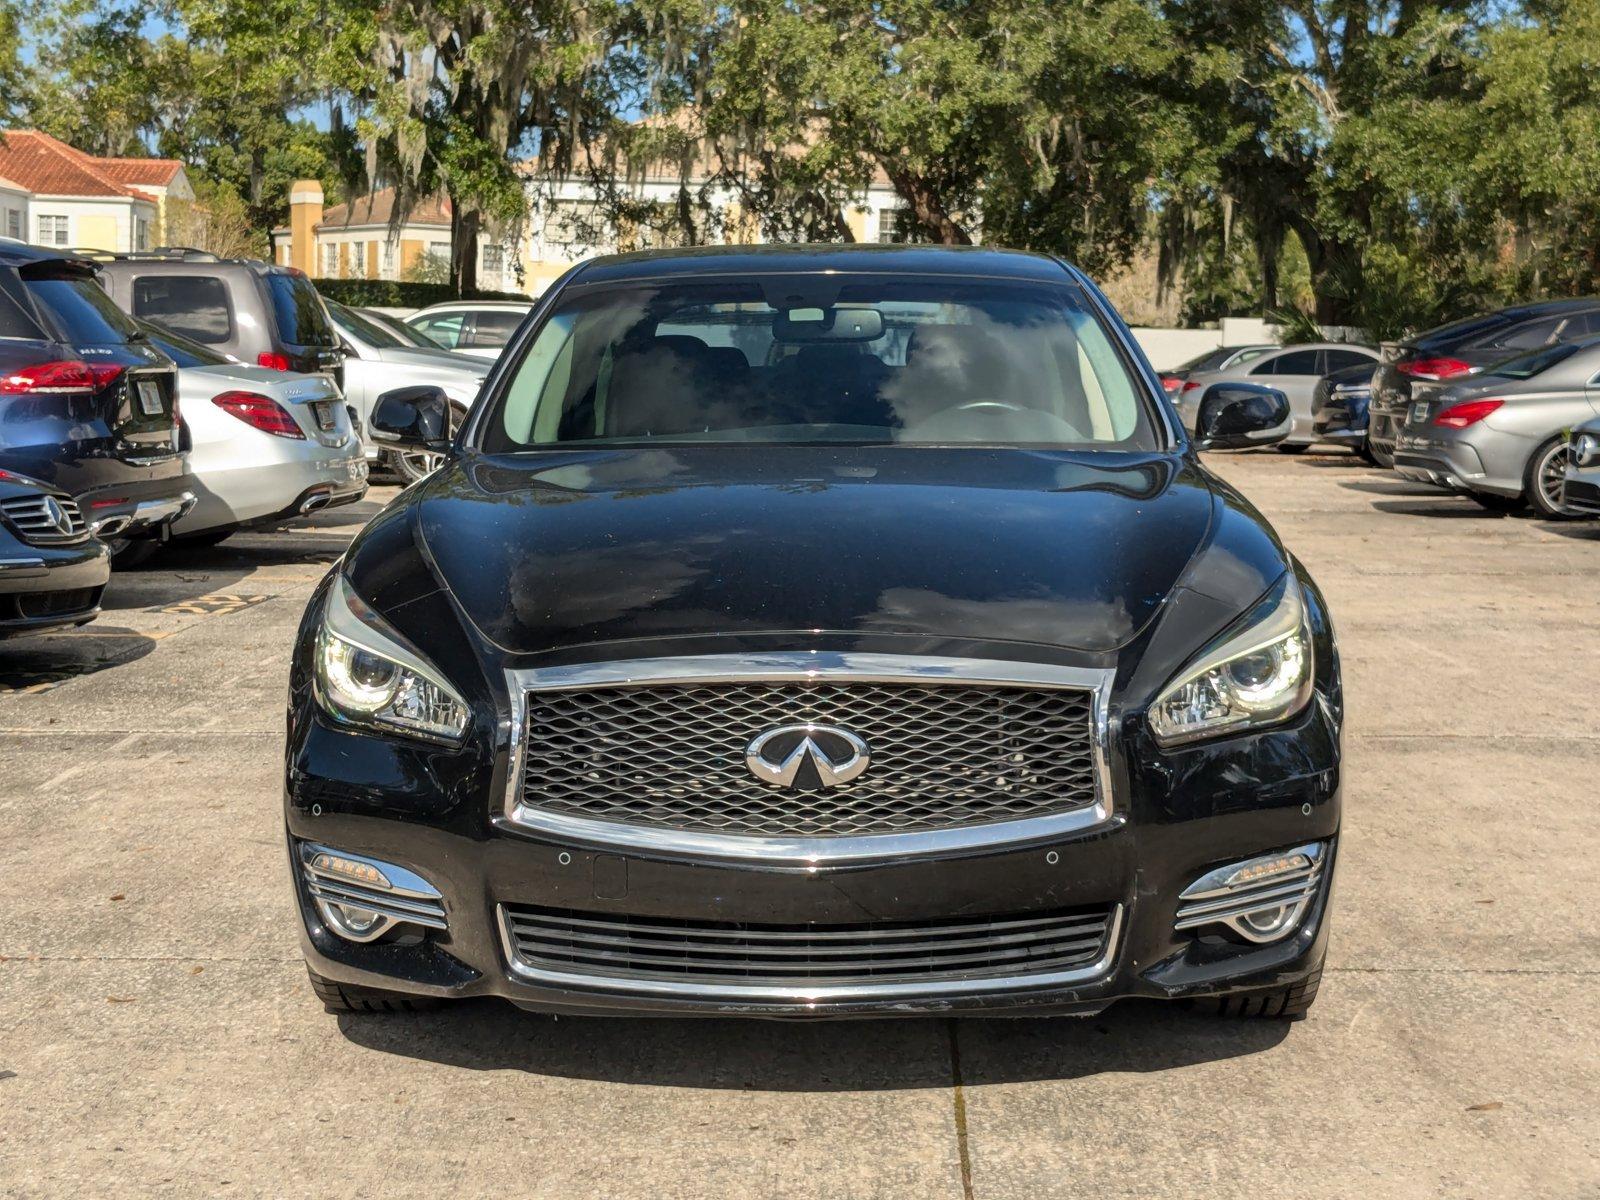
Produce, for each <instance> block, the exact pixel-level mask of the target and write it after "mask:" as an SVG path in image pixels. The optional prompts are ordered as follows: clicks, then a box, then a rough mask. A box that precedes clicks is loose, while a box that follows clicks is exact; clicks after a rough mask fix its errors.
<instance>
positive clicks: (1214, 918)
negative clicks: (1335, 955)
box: [1173, 842, 1327, 943]
mask: <svg viewBox="0 0 1600 1200" xmlns="http://www.w3.org/2000/svg"><path fill="white" fill-rule="evenodd" d="M1326 849H1327V846H1326V843H1323V842H1311V843H1309V844H1307V845H1304V846H1296V847H1294V848H1293V849H1291V850H1284V851H1281V852H1279V853H1277V854H1263V855H1260V856H1259V857H1256V858H1248V859H1245V860H1244V861H1242V862H1236V863H1230V864H1228V865H1227V866H1225V867H1218V868H1217V869H1216V870H1214V871H1207V872H1206V873H1205V874H1204V875H1202V876H1200V878H1199V879H1196V880H1195V881H1194V882H1193V883H1191V884H1190V885H1189V886H1188V887H1186V888H1184V889H1183V892H1182V893H1181V894H1180V896H1179V897H1178V914H1177V918H1176V920H1175V921H1174V922H1173V928H1174V929H1175V930H1177V931H1178V932H1180V933H1183V932H1188V931H1190V930H1196V929H1205V928H1207V927H1216V926H1220V927H1222V928H1224V929H1227V930H1230V931H1231V932H1233V933H1235V934H1237V935H1238V936H1239V937H1242V938H1244V939H1245V940H1246V941H1248V942H1256V943H1266V942H1275V941H1278V940H1279V939H1281V938H1285V937H1288V936H1289V935H1290V934H1291V933H1293V932H1294V931H1295V930H1296V929H1298V928H1299V927H1300V920H1301V918H1302V917H1304V916H1305V912H1306V909H1307V908H1309V907H1310V905H1311V900H1312V898H1313V897H1314V896H1315V895H1316V894H1317V888H1318V887H1319V886H1320V884H1321V882H1322V866H1323V863H1324V861H1325V859H1326Z"/></svg>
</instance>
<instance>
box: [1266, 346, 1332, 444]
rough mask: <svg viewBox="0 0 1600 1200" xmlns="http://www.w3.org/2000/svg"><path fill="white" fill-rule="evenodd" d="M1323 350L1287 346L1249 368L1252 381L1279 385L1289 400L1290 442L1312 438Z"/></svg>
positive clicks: (1321, 372) (1277, 386) (1271, 385)
mask: <svg viewBox="0 0 1600 1200" xmlns="http://www.w3.org/2000/svg"><path fill="white" fill-rule="evenodd" d="M1322 361H1323V360H1322V351H1321V350H1318V349H1316V348H1314V347H1310V348H1307V347H1301V348H1298V349H1294V348H1291V349H1288V350H1285V351H1283V352H1282V353H1280V354H1274V355H1271V356H1269V357H1267V358H1264V359H1262V360H1261V361H1260V362H1258V363H1257V364H1256V365H1255V366H1253V367H1251V368H1250V382H1251V383H1262V384H1265V385H1266V386H1267V387H1271V388H1277V389H1278V390H1279V391H1280V392H1282V393H1283V394H1284V395H1285V396H1287V397H1288V399H1289V412H1290V413H1291V414H1292V416H1293V417H1294V426H1293V430H1292V432H1291V433H1290V434H1289V438H1290V440H1291V441H1299V442H1306V441H1310V440H1311V436H1312V434H1311V400H1312V396H1313V394H1314V393H1315V391H1316V388H1317V380H1319V379H1321V378H1322V375H1323V369H1322Z"/></svg>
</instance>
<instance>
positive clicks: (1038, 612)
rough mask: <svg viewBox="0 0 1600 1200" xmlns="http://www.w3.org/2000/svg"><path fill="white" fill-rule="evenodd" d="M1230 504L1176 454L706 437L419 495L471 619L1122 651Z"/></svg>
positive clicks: (598, 638) (624, 635)
mask: <svg viewBox="0 0 1600 1200" xmlns="http://www.w3.org/2000/svg"><path fill="white" fill-rule="evenodd" d="M1213 502H1214V497H1213V495H1212V492H1211V489H1210V487H1209V486H1208V483H1207V477H1206V476H1205V474H1204V473H1203V472H1201V471H1200V470H1199V469H1198V468H1197V467H1195V466H1194V465H1193V464H1192V463H1191V462H1189V461H1187V460H1185V459H1182V458H1179V457H1176V456H1166V455H1133V454H1109V453H1101V454H1072V453H1063V452H1041V451H1024V450H989V449H961V450H944V449H933V448H908V447H900V448H892V447H891V448H885V447H872V448H856V447H852V448H847V449H828V450H819V449H817V448H815V447H807V448H799V447H762V448H760V449H743V448H737V447H717V448H704V447H701V448H693V449H689V448H683V449H672V450H658V449H650V450H611V451H586V452H564V453H542V454H537V455H524V456H515V457H501V458H493V459H488V458H484V459H476V460H470V461H466V462H458V463H455V464H451V465H449V466H447V467H445V468H444V469H442V470H440V471H439V472H437V473H436V474H435V475H434V476H432V477H431V478H430V479H429V480H428V481H427V482H426V483H425V484H424V485H423V486H422V487H421V488H420V489H419V491H418V493H417V494H416V497H415V499H414V501H413V504H414V506H415V507H414V515H415V521H416V531H417V533H418V534H419V535H420V538H421V540H422V542H423V544H424V546H425V547H426V550H427V553H428V554H429V555H430V556H431V558H432V560H433V562H434V564H435V568H436V570H437V571H438V572H439V574H440V576H441V577H442V580H443V582H444V583H445V584H446V586H447V587H448V588H449V589H450V590H451V591H452V592H453V593H454V595H455V596H456V598H457V600H458V601H459V603H460V605H461V607H462V608H463V609H464V610H465V612H466V614H467V616H468V618H469V619H470V620H471V621H472V622H473V624H474V625H476V626H477V628H478V630H479V631H480V632H481V633H482V634H483V635H484V636H485V637H486V638H488V639H489V640H490V641H492V642H493V643H495V644H496V645H498V646H499V647H501V648H502V649H503V650H505V651H506V652H508V653H512V654H535V653H540V652H543V651H551V650H559V649H562V648H565V647H569V646H575V645H581V644H585V643H592V642H605V641H614V640H622V639H629V638H659V637H675V636H695V635H708V634H749V633H765V632H778V631H798V630H805V631H813V632H847V633H856V634H905V635H919V636H923V637H927V638H934V639H939V638H982V639H986V640H990V641H996V640H998V641H1008V640H1009V641H1018V642H1029V643H1039V644H1048V645H1052V646H1059V647H1065V648H1071V649H1076V650H1083V651H1090V652H1094V651H1106V650H1111V649H1114V648H1116V647H1118V646H1120V645H1122V644H1124V643H1126V642H1127V641H1128V640H1129V639H1131V638H1132V637H1134V636H1135V635H1136V634H1137V633H1138V632H1139V630H1140V629H1142V628H1143V627H1144V626H1145V625H1146V623H1148V622H1149V621H1150V619H1151V618H1152V617H1153V616H1154V615H1155V613H1156V611H1157V609H1158V608H1159V607H1160V605H1161V603H1162V601H1163V600H1164V599H1165V598H1166V596H1167V595H1168V594H1169V593H1170V592H1171V590H1172V589H1173V587H1174V585H1175V584H1176V583H1177V582H1178V580H1179V578H1180V577H1181V576H1182V575H1183V572H1184V569H1185V567H1186V565H1187V564H1188V563H1189V561H1190V560H1191V558H1192V557H1193V556H1194V555H1195V553H1196V551H1197V550H1198V549H1199V548H1200V547H1201V546H1202V545H1203V544H1204V543H1205V541H1206V537H1207V531H1208V529H1209V528H1210V526H1211V522H1212V512H1213Z"/></svg>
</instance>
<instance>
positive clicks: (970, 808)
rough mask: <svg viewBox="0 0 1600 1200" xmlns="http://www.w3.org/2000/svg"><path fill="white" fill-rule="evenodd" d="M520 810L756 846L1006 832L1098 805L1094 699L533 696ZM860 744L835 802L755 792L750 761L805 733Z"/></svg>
mask: <svg viewBox="0 0 1600 1200" xmlns="http://www.w3.org/2000/svg"><path fill="white" fill-rule="evenodd" d="M527 703H528V712H527V734H526V736H527V751H526V756H525V762H524V770H523V778H522V797H523V802H524V803H525V804H527V805H528V806H529V807H531V808H536V809H544V810H548V811H553V812H559V813H564V814H570V815H573V816H578V817H585V818H590V819H594V820H602V821H618V822H625V823H629V824H639V825H655V826H664V827H669V828H672V829H682V830H695V831H704V832H714V833H725V834H746V835H752V836H813V837H816V836H824V837H826V836H860V835H867V834H883V833H900V832H911V831H916V830H930V829H948V828H952V827H958V826H965V825H981V824H990V823H994V822H999V821H1014V820H1021V819H1025V818H1030V817H1038V816H1044V815H1047V814H1053V813H1059V812H1066V811H1070V810H1073V809H1079V808H1084V807H1087V806H1089V805H1092V804H1093V803H1094V802H1095V799H1096V792H1095V760H1094V737H1093V719H1092V695H1091V693H1089V692H1088V691H1084V690H1081V689H1063V688H1012V687H995V686H966V685H955V684H951V685H931V686H930V685H926V684H903V683H863V682H856V681H849V682H818V683H811V682H798V683H787V682H779V683H770V682H753V683H726V684H723V683H718V684H681V685H664V686H649V687H616V688H588V689H575V690H570V691H567V690H552V691H530V692H529V693H528V695H527ZM807 722H809V723H814V724H820V725H831V726H837V727H840V728H844V729H847V730H849V731H850V732H851V733H854V734H855V735H856V736H857V737H860V738H862V739H864V740H865V741H866V743H867V745H868V747H869V748H870V751H871V765H870V766H869V767H868V769H867V770H866V772H865V773H864V774H862V775H861V776H860V777H859V778H857V779H854V780H852V781H851V782H849V783H847V784H843V785H841V786H838V787H834V788H829V789H820V790H809V791H808V790H790V789H784V788H779V787H775V786H773V785H771V784H768V783H764V782H762V781H759V780H757V779H756V778H755V777H754V776H752V775H751V774H750V771H749V768H748V767H747V766H746V765H745V750H746V748H747V747H748V745H749V744H750V742H751V741H752V740H753V739H754V738H755V737H756V736H758V735H759V734H762V733H764V732H767V731H768V730H771V729H774V728H777V727H780V726H785V725H794V724H799V723H807Z"/></svg>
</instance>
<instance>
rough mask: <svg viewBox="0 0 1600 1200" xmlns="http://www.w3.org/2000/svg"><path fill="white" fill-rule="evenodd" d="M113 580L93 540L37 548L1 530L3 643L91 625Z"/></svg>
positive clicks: (107, 558)
mask: <svg viewBox="0 0 1600 1200" xmlns="http://www.w3.org/2000/svg"><path fill="white" fill-rule="evenodd" d="M110 575H111V556H110V555H109V554H108V553H107V552H106V548H105V546H104V545H102V544H101V543H100V542H98V541H95V540H94V539H93V538H90V539H89V540H88V541H85V542H80V543H79V544H77V545H75V546H34V545H30V544H28V543H26V542H21V541H18V540H16V539H15V538H13V537H11V536H10V535H9V534H8V533H7V532H5V531H4V530H0V638H3V637H18V636H21V635H23V634H27V633H36V632H39V631H40V630H44V629H53V628H56V627H58V626H61V625H82V624H84V623H85V622H87V621H92V620H93V619H94V618H95V616H96V615H97V614H98V613H99V612H100V597H101V594H102V593H103V592H104V591H105V586H106V581H107V579H109V578H110Z"/></svg>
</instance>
